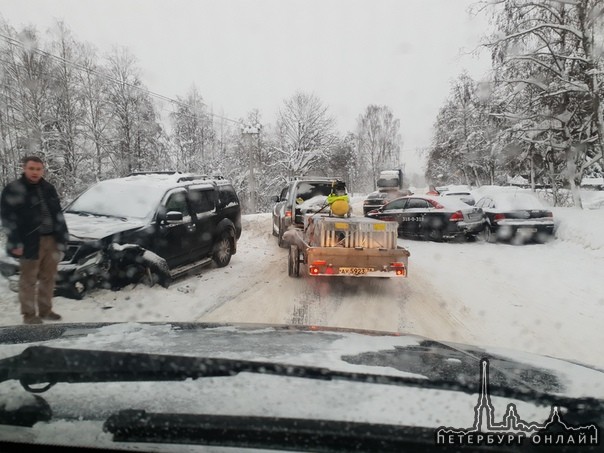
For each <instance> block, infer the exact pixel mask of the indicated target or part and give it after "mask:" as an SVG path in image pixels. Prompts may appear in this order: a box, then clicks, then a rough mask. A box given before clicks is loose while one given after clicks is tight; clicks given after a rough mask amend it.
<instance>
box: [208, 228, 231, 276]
mask: <svg viewBox="0 0 604 453" xmlns="http://www.w3.org/2000/svg"><path fill="white" fill-rule="evenodd" d="M231 256H233V246H232V240H231V236H230V235H229V234H228V233H227V232H224V233H222V235H221V236H220V240H219V241H218V242H217V243H216V246H215V247H214V255H213V256H212V259H213V260H214V262H215V263H216V266H218V267H224V266H226V265H227V264H229V262H230V261H231Z"/></svg>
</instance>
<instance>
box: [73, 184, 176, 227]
mask: <svg viewBox="0 0 604 453" xmlns="http://www.w3.org/2000/svg"><path fill="white" fill-rule="evenodd" d="M165 191H166V190H165V188H162V187H155V186H153V185H151V184H149V185H147V186H143V185H135V184H132V183H129V182H123V181H103V182H100V183H98V184H96V185H94V186H92V187H91V188H90V189H88V190H87V191H86V192H84V193H83V194H82V195H80V196H79V197H78V198H77V199H76V200H75V201H74V202H73V203H72V204H71V205H70V206H69V208H68V209H67V212H71V213H75V214H78V213H84V214H89V215H98V216H110V217H121V218H133V219H144V218H147V217H149V216H150V215H152V214H153V213H154V212H155V210H156V209H157V207H158V205H159V202H160V200H161V197H162V195H163V194H164V193H165Z"/></svg>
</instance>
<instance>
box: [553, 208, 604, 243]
mask: <svg viewBox="0 0 604 453" xmlns="http://www.w3.org/2000/svg"><path fill="white" fill-rule="evenodd" d="M552 211H553V213H554V222H555V223H556V230H555V231H556V239H557V240H561V241H567V242H572V243H574V244H578V245H580V246H581V247H584V248H586V249H591V250H598V251H600V252H602V253H604V234H603V232H604V209H577V208H552Z"/></svg>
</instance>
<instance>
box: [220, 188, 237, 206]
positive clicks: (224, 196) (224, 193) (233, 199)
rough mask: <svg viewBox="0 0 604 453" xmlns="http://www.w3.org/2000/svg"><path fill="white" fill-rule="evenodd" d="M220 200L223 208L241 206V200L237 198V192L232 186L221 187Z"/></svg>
mask: <svg viewBox="0 0 604 453" xmlns="http://www.w3.org/2000/svg"><path fill="white" fill-rule="evenodd" d="M218 198H219V200H220V207H221V208H227V207H231V206H234V205H239V198H237V193H236V192H235V189H233V188H232V187H231V186H219V187H218Z"/></svg>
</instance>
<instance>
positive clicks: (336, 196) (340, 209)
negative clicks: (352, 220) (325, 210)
mask: <svg viewBox="0 0 604 453" xmlns="http://www.w3.org/2000/svg"><path fill="white" fill-rule="evenodd" d="M327 204H328V205H329V208H330V209H331V213H332V214H333V215H336V216H338V217H344V216H346V217H350V215H351V214H352V208H351V207H350V198H349V197H348V194H347V193H346V185H345V184H344V182H342V181H337V180H336V181H334V182H333V183H332V185H331V193H330V194H329V195H328V196H327Z"/></svg>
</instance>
